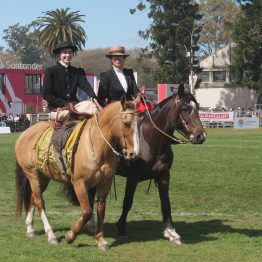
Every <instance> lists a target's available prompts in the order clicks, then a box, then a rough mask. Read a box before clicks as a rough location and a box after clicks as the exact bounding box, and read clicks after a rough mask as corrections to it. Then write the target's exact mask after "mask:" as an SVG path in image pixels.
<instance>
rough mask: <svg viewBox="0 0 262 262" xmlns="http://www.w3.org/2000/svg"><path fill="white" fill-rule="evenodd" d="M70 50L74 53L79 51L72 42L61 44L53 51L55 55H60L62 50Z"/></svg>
mask: <svg viewBox="0 0 262 262" xmlns="http://www.w3.org/2000/svg"><path fill="white" fill-rule="evenodd" d="M66 48H70V49H72V51H73V52H75V51H77V47H76V46H75V45H74V44H72V43H71V42H68V41H65V42H59V43H57V45H56V46H55V48H54V49H53V54H55V55H58V54H59V53H60V51H61V50H62V49H66Z"/></svg>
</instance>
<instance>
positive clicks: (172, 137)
mask: <svg viewBox="0 0 262 262" xmlns="http://www.w3.org/2000/svg"><path fill="white" fill-rule="evenodd" d="M142 99H143V102H144V104H145V107H146V111H147V114H148V117H149V119H150V121H151V123H152V126H153V128H155V129H156V130H157V131H158V132H160V133H161V134H163V135H165V136H166V137H168V138H170V139H171V140H173V141H175V142H176V143H177V144H185V143H187V141H182V140H180V139H179V138H177V137H175V136H170V135H169V134H167V133H165V132H164V131H163V130H161V129H160V128H158V127H157V126H156V124H155V123H154V121H153V119H152V117H151V114H150V112H149V110H148V107H147V104H146V100H145V98H144V96H142ZM176 101H179V100H176ZM176 103H177V102H176ZM179 115H180V117H181V119H182V123H183V125H184V122H183V121H184V120H183V118H182V116H181V114H179ZM190 116H191V115H190ZM188 120H189V118H188V119H187V121H188ZM185 124H186V122H185ZM186 128H187V130H188V127H187V126H186Z"/></svg>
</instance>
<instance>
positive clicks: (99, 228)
mask: <svg viewBox="0 0 262 262" xmlns="http://www.w3.org/2000/svg"><path fill="white" fill-rule="evenodd" d="M112 181H113V180H107V181H105V182H104V183H102V184H100V185H99V186H98V187H97V199H98V203H97V222H96V243H97V246H98V248H99V249H101V250H103V251H106V250H108V249H109V244H108V243H107V241H106V240H105V238H104V219H105V211H106V198H107V195H108V193H109V190H110V187H111V184H112Z"/></svg>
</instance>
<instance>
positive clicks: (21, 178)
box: [15, 161, 32, 216]
mask: <svg viewBox="0 0 262 262" xmlns="http://www.w3.org/2000/svg"><path fill="white" fill-rule="evenodd" d="M15 185H16V216H21V214H22V211H23V206H24V209H25V211H26V212H28V210H29V207H30V201H31V195H32V189H31V186H30V183H29V180H28V179H27V177H26V176H25V173H24V171H23V170H22V168H21V166H20V165H19V164H18V162H17V161H16V177H15Z"/></svg>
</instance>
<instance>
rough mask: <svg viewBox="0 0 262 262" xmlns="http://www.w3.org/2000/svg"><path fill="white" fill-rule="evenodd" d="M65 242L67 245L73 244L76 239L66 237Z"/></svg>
mask: <svg viewBox="0 0 262 262" xmlns="http://www.w3.org/2000/svg"><path fill="white" fill-rule="evenodd" d="M65 241H66V243H67V244H72V243H73V242H74V239H72V238H70V237H68V236H66V237H65Z"/></svg>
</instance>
